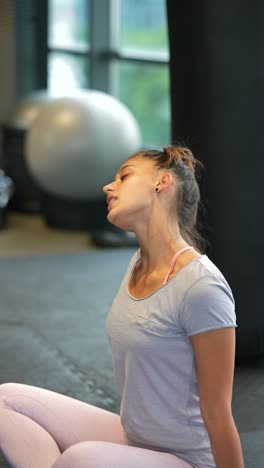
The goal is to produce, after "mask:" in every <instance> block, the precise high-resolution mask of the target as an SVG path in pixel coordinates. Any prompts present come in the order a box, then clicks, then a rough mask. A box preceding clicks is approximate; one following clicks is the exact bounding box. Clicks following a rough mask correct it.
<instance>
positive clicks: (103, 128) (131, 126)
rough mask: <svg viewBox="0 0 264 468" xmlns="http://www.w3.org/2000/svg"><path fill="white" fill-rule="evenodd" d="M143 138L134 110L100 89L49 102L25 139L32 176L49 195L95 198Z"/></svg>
mask: <svg viewBox="0 0 264 468" xmlns="http://www.w3.org/2000/svg"><path fill="white" fill-rule="evenodd" d="M140 146H141V138H140V131H139V127H138V124H137V122H136V120H135V118H134V117H133V115H132V114H131V112H130V111H129V110H128V109H127V107H125V106H124V105H123V104H122V103H120V102H119V101H118V100H117V99H115V98H114V97H112V96H109V95H107V94H105V93H102V92H100V91H94V90H92V91H84V90H83V91H81V90H80V91H78V92H77V93H75V94H73V95H72V96H69V97H62V98H57V99H55V100H54V101H52V102H50V103H48V104H47V105H46V106H45V108H43V110H42V111H41V113H40V114H39V115H38V117H37V118H36V119H35V121H34V123H33V125H32V126H31V128H30V130H29V132H28V134H27V138H26V158H27V163H28V166H29V169H30V172H31V174H32V176H33V177H34V179H35V180H36V181H37V183H38V184H39V185H40V187H42V188H43V189H44V190H45V191H46V192H48V193H50V194H53V195H56V196H61V197H67V198H69V199H71V200H97V199H99V198H102V197H103V193H102V186H103V185H105V184H106V183H108V182H109V181H111V180H112V179H113V176H114V174H115V172H116V170H117V168H118V167H119V165H120V164H122V162H123V161H124V160H125V159H126V158H127V157H128V156H130V155H131V154H133V153H134V152H136V151H138V150H139V149H140Z"/></svg>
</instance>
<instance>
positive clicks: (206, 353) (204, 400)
mask: <svg viewBox="0 0 264 468" xmlns="http://www.w3.org/2000/svg"><path fill="white" fill-rule="evenodd" d="M190 340H191V343H192V347H193V350H194V355H195V361H196V365H197V375H198V385H199V398H200V408H201V413H202V416H203V417H204V418H209V419H210V418H214V417H217V416H218V414H219V412H222V411H223V410H224V409H225V410H226V409H227V410H228V411H229V410H231V400H232V388H233V376H234V361H235V328H231V327H227V328H220V329H217V330H210V331H208V332H205V333H198V334H196V335H192V336H190Z"/></svg>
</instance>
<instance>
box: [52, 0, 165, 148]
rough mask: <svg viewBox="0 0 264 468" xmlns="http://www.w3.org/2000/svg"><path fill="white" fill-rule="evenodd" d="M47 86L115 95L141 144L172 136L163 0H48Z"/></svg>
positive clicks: (58, 91)
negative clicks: (133, 123)
mask: <svg viewBox="0 0 264 468" xmlns="http://www.w3.org/2000/svg"><path fill="white" fill-rule="evenodd" d="M48 31H49V34H48V37H49V43H48V48H49V53H48V86H49V89H50V90H51V91H52V92H53V93H55V94H57V95H59V94H61V93H65V92H70V91H71V90H72V89H74V88H78V87H79V88H93V89H99V90H102V91H104V92H107V93H110V94H113V95H114V96H116V97H117V99H119V100H120V101H122V102H123V103H124V104H125V105H127V107H128V108H129V109H130V110H131V112H132V113H133V114H134V116H135V117H136V119H137V121H138V123H139V126H140V128H141V132H142V137H143V144H144V146H148V147H149V146H153V147H156V146H162V145H165V144H168V143H169V140H170V105H169V67H168V62H169V53H168V39H167V17H166V0H49V22H48Z"/></svg>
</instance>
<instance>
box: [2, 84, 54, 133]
mask: <svg viewBox="0 0 264 468" xmlns="http://www.w3.org/2000/svg"><path fill="white" fill-rule="evenodd" d="M53 99H54V97H52V96H51V95H50V94H49V93H48V92H47V91H44V90H42V91H35V92H33V93H31V94H29V95H27V96H24V97H23V98H22V99H21V100H19V101H18V103H17V104H16V106H15V107H14V109H13V110H12V112H11V113H10V115H9V116H8V118H7V121H6V126H8V127H9V128H15V129H18V130H28V129H29V128H30V127H31V125H32V124H33V122H34V120H35V119H36V117H37V116H38V114H39V112H40V111H41V110H42V109H43V107H44V106H46V104H47V103H48V102H50V101H52V100H53Z"/></svg>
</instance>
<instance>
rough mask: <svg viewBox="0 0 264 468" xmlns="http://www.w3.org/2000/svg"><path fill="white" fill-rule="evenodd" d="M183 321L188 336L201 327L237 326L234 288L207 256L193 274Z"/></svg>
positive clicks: (184, 307)
mask: <svg viewBox="0 0 264 468" xmlns="http://www.w3.org/2000/svg"><path fill="white" fill-rule="evenodd" d="M180 320H181V323H182V326H183V328H184V329H185V330H186V332H187V333H188V335H191V334H194V333H198V330H200V331H205V330H209V329H215V328H221V327H225V326H236V316H235V301H234V297H233V294H232V291H231V288H230V286H229V284H228V282H227V281H226V279H225V277H224V275H223V274H222V273H221V271H220V270H219V269H218V268H217V267H216V265H214V263H213V262H211V260H209V258H208V257H207V256H203V257H200V259H199V261H196V262H195V265H193V267H192V271H191V272H190V273H189V281H188V286H187V287H186V289H185V294H184V297H183V300H182V305H181V310H180Z"/></svg>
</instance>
